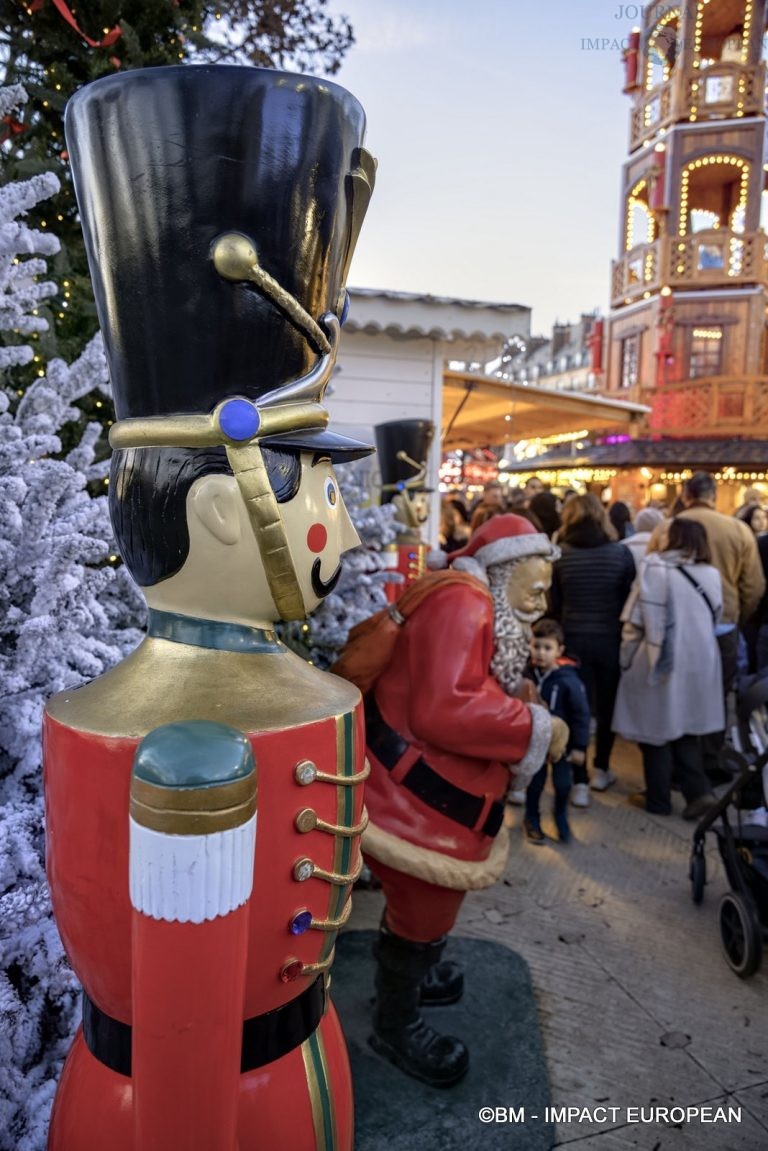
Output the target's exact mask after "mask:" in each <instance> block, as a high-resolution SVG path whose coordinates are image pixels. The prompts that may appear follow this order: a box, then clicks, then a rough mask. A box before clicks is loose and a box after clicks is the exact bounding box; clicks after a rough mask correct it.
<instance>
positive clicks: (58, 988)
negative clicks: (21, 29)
mask: <svg viewBox="0 0 768 1151" xmlns="http://www.w3.org/2000/svg"><path fill="white" fill-rule="evenodd" d="M25 99H26V96H25V94H24V92H23V90H22V89H21V88H19V87H10V88H3V89H0V119H2V117H3V116H7V115H9V114H10V113H11V112H12V111H13V109H15V108H16V107H18V106H19V105H20V104H21V103H23V102H24V100H25ZM57 189H58V180H57V178H56V176H54V175H53V174H51V173H42V174H40V175H37V176H35V177H33V178H32V179H30V180H26V181H21V182H17V183H11V184H7V185H6V186H5V187H3V188H0V329H5V330H9V329H10V330H11V331H12V332H14V333H15V334H16V335H21V336H26V335H31V334H32V333H33V332H39V331H40V330H42V328H44V326H45V321H44V320H43V319H42V318H41V317H40V316H39V315H36V313H37V312H38V310H39V305H40V303H41V301H43V300H45V299H46V298H48V297H50V296H52V295H55V293H56V291H57V288H56V285H55V284H52V283H50V282H47V281H45V280H44V279H43V278H42V277H44V275H45V270H46V265H45V261H44V260H43V259H41V258H40V257H41V256H46V255H53V254H54V253H55V252H56V251H57V248H58V242H57V240H56V239H55V237H54V236H52V235H50V234H45V233H42V232H39V231H36V230H33V229H31V228H29V227H28V226H26V225H25V223H24V221H23V218H22V217H23V216H24V214H25V213H26V212H28V211H29V210H30V209H31V208H32V207H34V206H35V205H37V204H38V203H39V202H40V201H41V200H43V199H45V198H46V197H48V196H51V195H53V194H55V193H56V191H57ZM30 362H34V353H33V351H32V349H31V348H29V347H28V346H26V345H23V344H20V345H17V346H13V347H5V348H0V367H2V368H4V369H6V368H9V367H12V366H13V365H22V364H29V363H30ZM40 371H43V369H40ZM106 387H107V368H106V361H105V359H104V354H103V350H102V346H101V339H100V337H98V336H97V337H95V338H94V339H93V340H92V341H91V342H90V343H89V344H88V346H87V347H86V349H85V351H84V352H83V353H82V355H81V356H80V357H79V359H77V360H76V361H75V362H74V363H73V364H71V365H67V364H66V363H64V361H62V360H53V361H51V362H50V363H49V364H48V365H47V370H45V372H44V374H42V375H38V378H37V380H36V381H35V382H34V383H33V384H32V385H31V386H30V387H29V388H28V389H27V390H26V391H25V392H24V394H23V398H22V399H21V400H20V401H19V400H18V396H17V395H16V394H13V395H11V394H9V393H8V392H7V391H1V390H0V1151H43V1148H44V1147H45V1142H46V1130H47V1125H48V1117H49V1113H50V1105H51V1101H52V1099H53V1094H54V1090H55V1084H56V1079H57V1078H58V1075H59V1073H60V1070H61V1062H62V1059H63V1057H64V1054H65V1053H66V1050H67V1047H68V1046H69V1043H70V1040H71V1036H72V1033H73V1031H74V1028H75V1026H76V1024H77V1019H78V1016H79V997H78V990H79V988H78V985H77V981H76V980H75V977H74V975H73V974H72V972H71V970H70V969H69V966H68V964H67V961H66V958H65V956H64V953H63V950H62V946H61V942H60V940H59V936H58V932H57V930H56V926H55V924H54V922H53V918H52V916H51V908H50V902H49V897H48V888H47V885H46V880H45V869H44V861H43V799H42V772H41V758H42V757H41V743H40V726H41V716H42V711H43V707H44V704H45V701H46V699H47V698H48V697H49V696H50V695H52V694H53V693H54V692H57V691H60V690H61V689H63V688H65V687H73V686H77V685H79V684H81V683H84V682H85V681H86V680H90V679H93V678H94V676H97V675H100V674H101V673H102V672H103V671H106V670H107V668H109V667H110V666H112V664H114V663H116V662H117V661H118V660H119V659H120V658H121V657H122V656H123V655H125V654H126V653H127V652H128V651H129V650H130V649H132V648H133V647H135V646H136V644H137V643H138V641H139V639H140V638H141V633H140V631H139V630H138V628H139V627H140V625H141V622H142V617H143V611H144V608H143V601H142V600H141V597H140V596H139V593H138V591H137V589H136V588H135V586H134V584H133V583H132V581H131V580H130V577H129V576H128V574H127V572H126V571H125V570H124V569H123V568H121V567H118V568H115V567H113V566H112V564H113V563H114V562H115V561H116V560H117V556H116V555H115V553H114V544H113V543H112V530H111V527H110V523H109V515H108V510H107V499H106V496H105V495H101V496H98V497H96V498H94V497H92V496H91V495H90V494H89V493H88V491H87V488H86V484H87V482H88V481H89V480H92V479H96V478H100V479H103V477H104V475H105V465H104V464H101V465H96V464H94V450H93V449H94V444H95V443H96V440H97V439H98V436H99V433H100V432H101V427H100V425H98V424H90V425H89V426H88V428H87V429H86V432H85V434H84V436H83V438H82V440H81V442H80V444H79V445H78V446H77V447H76V448H75V449H74V450H72V451H71V452H69V454H68V455H66V456H65V457H64V458H60V453H61V441H60V438H59V433H60V431H61V429H62V427H63V426H64V425H65V424H66V423H67V422H69V421H71V420H73V419H76V418H77V417H78V416H79V415H80V413H79V412H78V411H77V410H76V409H75V408H74V407H73V405H74V402H75V401H76V400H78V399H79V398H81V397H82V396H84V395H86V394H87V393H89V392H91V391H93V390H94V389H96V388H100V389H102V390H105V389H106Z"/></svg>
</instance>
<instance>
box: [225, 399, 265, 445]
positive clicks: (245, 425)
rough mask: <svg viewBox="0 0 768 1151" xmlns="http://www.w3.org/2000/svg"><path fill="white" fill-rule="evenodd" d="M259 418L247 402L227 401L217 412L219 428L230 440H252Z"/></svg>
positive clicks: (257, 427)
mask: <svg viewBox="0 0 768 1151" xmlns="http://www.w3.org/2000/svg"><path fill="white" fill-rule="evenodd" d="M260 424H261V417H260V415H259V413H258V411H257V409H256V408H255V407H254V405H253V404H252V403H251V402H250V401H249V400H227V402H226V403H225V404H222V406H221V409H220V411H219V427H220V428H221V430H222V431H223V433H224V435H225V436H228V437H229V439H230V440H252V439H253V437H254V436H255V435H256V433H257V432H258V430H259V425H260Z"/></svg>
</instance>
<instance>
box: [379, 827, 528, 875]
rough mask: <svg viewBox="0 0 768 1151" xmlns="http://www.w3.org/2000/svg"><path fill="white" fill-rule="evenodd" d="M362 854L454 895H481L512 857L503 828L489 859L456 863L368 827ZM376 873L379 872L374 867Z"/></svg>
mask: <svg viewBox="0 0 768 1151" xmlns="http://www.w3.org/2000/svg"><path fill="white" fill-rule="evenodd" d="M363 852H364V853H365V854H366V855H370V856H371V858H372V859H378V861H379V862H380V863H384V864H386V865H387V867H394V869H395V870H396V871H403V872H405V874H406V875H414V876H416V878H417V879H423V880H424V882H425V883H433V884H435V885H436V886H437V887H447V888H449V889H450V890H451V891H481V890H482V889H483V888H484V887H491V886H492V885H493V884H494V883H495V882H496V880H497V879H498V878H499V877H500V876H501V875H502V873H503V871H504V868H505V866H506V863H507V856H508V854H509V831H508V829H507V828H506V827H504V826H502V828H501V830H500V831H499V833H498V835H497V836H496V838H495V839H494V841H493V843H492V844H491V851H490V854H489V856H488V858H487V859H454V858H453V856H452V855H443V854H442V853H441V852H439V851H433V850H432V849H431V848H429V847H421V846H417V845H416V844H415V843H409V842H408V840H407V839H400V838H399V836H397V835H392V834H391V833H390V832H389V831H384V829H383V828H381V827H377V826H376V824H375V823H369V824H368V827H367V828H366V829H365V831H364V832H363ZM373 870H374V871H375V870H376V868H375V866H374V869H373Z"/></svg>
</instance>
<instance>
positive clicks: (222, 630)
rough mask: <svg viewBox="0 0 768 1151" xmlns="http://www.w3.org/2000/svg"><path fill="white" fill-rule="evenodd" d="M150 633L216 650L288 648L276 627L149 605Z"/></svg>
mask: <svg viewBox="0 0 768 1151" xmlns="http://www.w3.org/2000/svg"><path fill="white" fill-rule="evenodd" d="M147 635H149V636H152V638H153V639H169V640H171V642H172V643H188V644H191V645H192V646H193V647H209V648H213V649H214V650H215V651H237V652H244V653H246V654H253V653H256V654H259V655H264V654H265V653H269V652H271V653H278V652H279V653H282V652H284V651H286V648H285V647H284V646H283V644H281V643H280V641H279V639H278V638H277V636H276V634H275V633H274V632H273V631H265V630H264V629H263V628H260V627H246V625H245V624H241V623H222V622H221V620H216V619H195V617H194V616H190V615H177V614H176V612H172V611H156V610H155V609H154V608H150V609H149V627H148V629H147Z"/></svg>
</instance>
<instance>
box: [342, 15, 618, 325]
mask: <svg viewBox="0 0 768 1151" xmlns="http://www.w3.org/2000/svg"><path fill="white" fill-rule="evenodd" d="M330 7H331V8H332V9H333V10H334V11H336V12H346V13H347V15H348V16H349V17H350V19H351V20H352V23H353V25H354V28H355V33H356V36H357V43H356V44H355V46H354V47H353V48H352V49H351V51H350V53H349V56H348V58H347V61H346V62H345V63H344V64H343V65H342V68H341V71H340V72H339V73H338V74H337V75H336V77H334V79H335V80H337V81H338V82H339V83H340V84H342V85H343V86H344V87H346V88H348V89H349V90H350V91H351V92H353V93H354V94H355V96H357V97H358V99H359V100H360V101H361V103H362V104H363V106H364V107H365V109H366V112H367V114H368V140H367V143H368V146H369V148H370V149H371V151H372V152H373V153H374V155H376V156H377V157H378V159H379V172H378V177H377V185H376V192H375V194H374V197H373V200H372V202H371V207H370V210H369V214H368V219H367V220H366V222H365V225H364V227H363V233H362V236H361V239H360V243H359V245H358V250H357V254H356V256H355V259H354V262H353V265H352V271H351V275H350V283H351V284H352V285H354V286H355V287H362V288H387V289H395V290H400V291H412V292H425V293H426V292H428V293H431V294H434V295H447V296H460V297H464V298H466V299H482V300H494V301H503V302H506V303H519V304H527V305H528V306H530V307H532V308H533V321H532V327H533V331H534V332H546V331H548V330H549V328H550V327H551V324H552V322H553V321H554V320H555V319H561V320H567V319H577V318H578V315H579V313H580V312H582V311H590V310H591V309H593V308H595V307H600V308H601V309H603V310H605V308H606V306H607V302H608V285H609V274H610V260H611V259H612V258H615V256H616V254H617V253H616V245H617V235H618V218H617V213H618V199H619V183H620V168H621V164H622V162H623V160H624V159H625V156H626V148H627V140H628V124H629V108H630V102H629V99H628V97H626V96H624V95H622V92H621V87H622V79H623V67H622V63H621V52H620V50H619V48H618V46H617V45H616V44H608V45H607V46H605V47H602V46H601V47H599V48H597V50H595V49H594V48H590V47H589V46H587V45H586V44H585V41H587V40H590V41H592V42H593V43H594V42H595V41H597V40H600V39H605V40H607V41H613V40H614V39H615V38H619V39H620V38H621V37H622V36H626V34H627V33H628V32H629V31H630V29H631V27H632V25H633V24H638V23H639V20H638V17H637V15H636V13H637V12H638V8H637V7H636V6H634V5H626V4H620V3H616V2H614V0H550V2H549V3H546V4H545V3H542V2H539V3H535V2H534V0H524V2H521V0H465V2H459V0H330Z"/></svg>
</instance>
